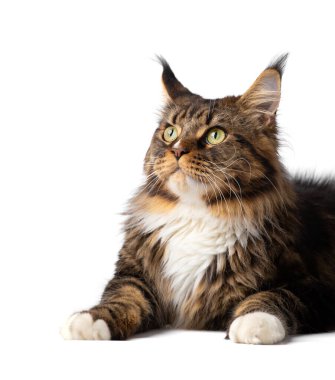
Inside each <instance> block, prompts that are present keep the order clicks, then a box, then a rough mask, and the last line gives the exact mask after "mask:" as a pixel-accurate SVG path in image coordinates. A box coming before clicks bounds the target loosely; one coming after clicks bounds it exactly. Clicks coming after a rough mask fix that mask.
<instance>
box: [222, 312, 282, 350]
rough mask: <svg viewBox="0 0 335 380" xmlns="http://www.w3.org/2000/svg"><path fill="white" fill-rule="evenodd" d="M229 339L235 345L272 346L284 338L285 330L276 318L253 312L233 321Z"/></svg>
mask: <svg viewBox="0 0 335 380" xmlns="http://www.w3.org/2000/svg"><path fill="white" fill-rule="evenodd" d="M229 338H230V339H231V340H232V341H233V342H235V343H249V344H274V343H278V342H280V341H282V340H283V339H284V338H285V328H284V326H283V324H282V323H281V321H280V320H279V318H277V317H276V316H274V315H272V314H269V313H264V312H261V311H255V312H252V313H249V314H245V315H242V316H241V317H238V318H236V319H235V320H234V321H233V323H232V324H231V325H230V329H229Z"/></svg>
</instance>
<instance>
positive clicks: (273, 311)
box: [228, 289, 306, 344]
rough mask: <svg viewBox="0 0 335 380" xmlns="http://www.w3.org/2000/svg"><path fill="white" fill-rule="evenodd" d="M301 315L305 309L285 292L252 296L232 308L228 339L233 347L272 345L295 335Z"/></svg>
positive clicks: (291, 295)
mask: <svg viewBox="0 0 335 380" xmlns="http://www.w3.org/2000/svg"><path fill="white" fill-rule="evenodd" d="M304 313H306V307H305V305H304V304H303V303H302V302H301V300H300V299H299V298H298V297H297V296H296V295H295V294H293V292H291V291H289V290H285V289H276V290H272V291H264V292H259V293H255V294H253V295H251V296H249V297H248V298H246V299H245V300H244V301H242V302H241V303H240V304H239V305H238V306H237V307H236V308H235V311H234V315H233V318H232V322H231V324H230V326H229V331H228V336H229V338H230V339H231V340H232V341H233V342H236V343H250V344H275V343H278V342H280V341H282V340H284V339H285V337H286V336H287V335H290V334H295V333H297V331H298V327H299V324H300V323H301V319H302V318H301V316H302V315H303V314H304Z"/></svg>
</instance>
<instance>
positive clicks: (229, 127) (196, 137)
mask: <svg viewBox="0 0 335 380" xmlns="http://www.w3.org/2000/svg"><path fill="white" fill-rule="evenodd" d="M286 58H287V55H283V56H281V57H279V58H278V59H277V60H275V61H274V62H273V63H272V64H271V65H270V66H268V67H267V68H266V69H265V70H264V71H263V72H262V73H261V74H260V75H259V76H258V78H257V79H256V80H255V82H254V83H253V85H252V86H251V87H250V88H249V89H248V90H247V91H246V92H245V93H244V94H243V95H241V96H227V97H224V98H220V99H212V100H209V99H204V98H202V97H201V96H199V95H196V94H194V93H192V92H191V91H189V90H188V89H187V88H186V87H184V86H183V85H182V84H181V83H180V82H179V80H178V79H177V78H176V77H175V75H174V73H173V72H172V70H171V68H170V66H169V65H168V63H167V62H166V61H165V60H164V59H162V58H160V62H161V64H162V66H163V74H162V82H163V88H164V91H165V94H166V101H165V106H164V108H163V111H162V117H161V120H160V122H159V126H158V128H157V130H156V131H155V133H154V136H153V138H152V141H151V145H150V148H149V150H148V152H147V155H146V158H145V173H146V175H147V184H146V187H145V189H146V191H147V192H149V194H150V195H152V196H154V195H157V194H159V195H160V196H162V197H165V198H169V199H171V200H172V199H179V198H184V199H186V200H187V199H188V198H192V197H193V196H195V197H199V196H200V197H201V198H202V199H203V200H204V202H206V203H207V204H208V205H213V204H219V203H222V202H226V203H227V202H229V201H236V202H242V201H245V200H248V199H252V198H254V197H257V195H259V194H264V193H266V192H268V191H269V192H271V191H276V188H277V191H278V186H279V184H278V175H279V171H280V164H279V161H278V156H277V150H278V140H277V125H276V111H277V108H278V105H279V101H280V88H281V77H282V72H283V68H284V65H285V61H286Z"/></svg>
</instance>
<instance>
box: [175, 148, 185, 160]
mask: <svg viewBox="0 0 335 380" xmlns="http://www.w3.org/2000/svg"><path fill="white" fill-rule="evenodd" d="M171 151H172V153H173V154H174V155H175V156H176V159H177V160H179V158H180V157H181V156H182V155H183V154H186V153H188V152H189V151H188V150H187V149H185V148H172V149H171Z"/></svg>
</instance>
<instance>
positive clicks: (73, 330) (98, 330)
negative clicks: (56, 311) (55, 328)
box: [60, 313, 111, 340]
mask: <svg viewBox="0 0 335 380" xmlns="http://www.w3.org/2000/svg"><path fill="white" fill-rule="evenodd" d="M60 333H61V335H62V336H63V338H64V339H74V340H110V339H111V333H110V331H109V328H108V326H107V323H106V322H105V321H104V320H102V319H97V320H96V321H93V318H92V316H91V314H90V313H76V314H73V315H72V316H71V317H70V318H69V319H68V320H67V322H66V323H65V324H64V326H63V327H62V328H61V331H60Z"/></svg>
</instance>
